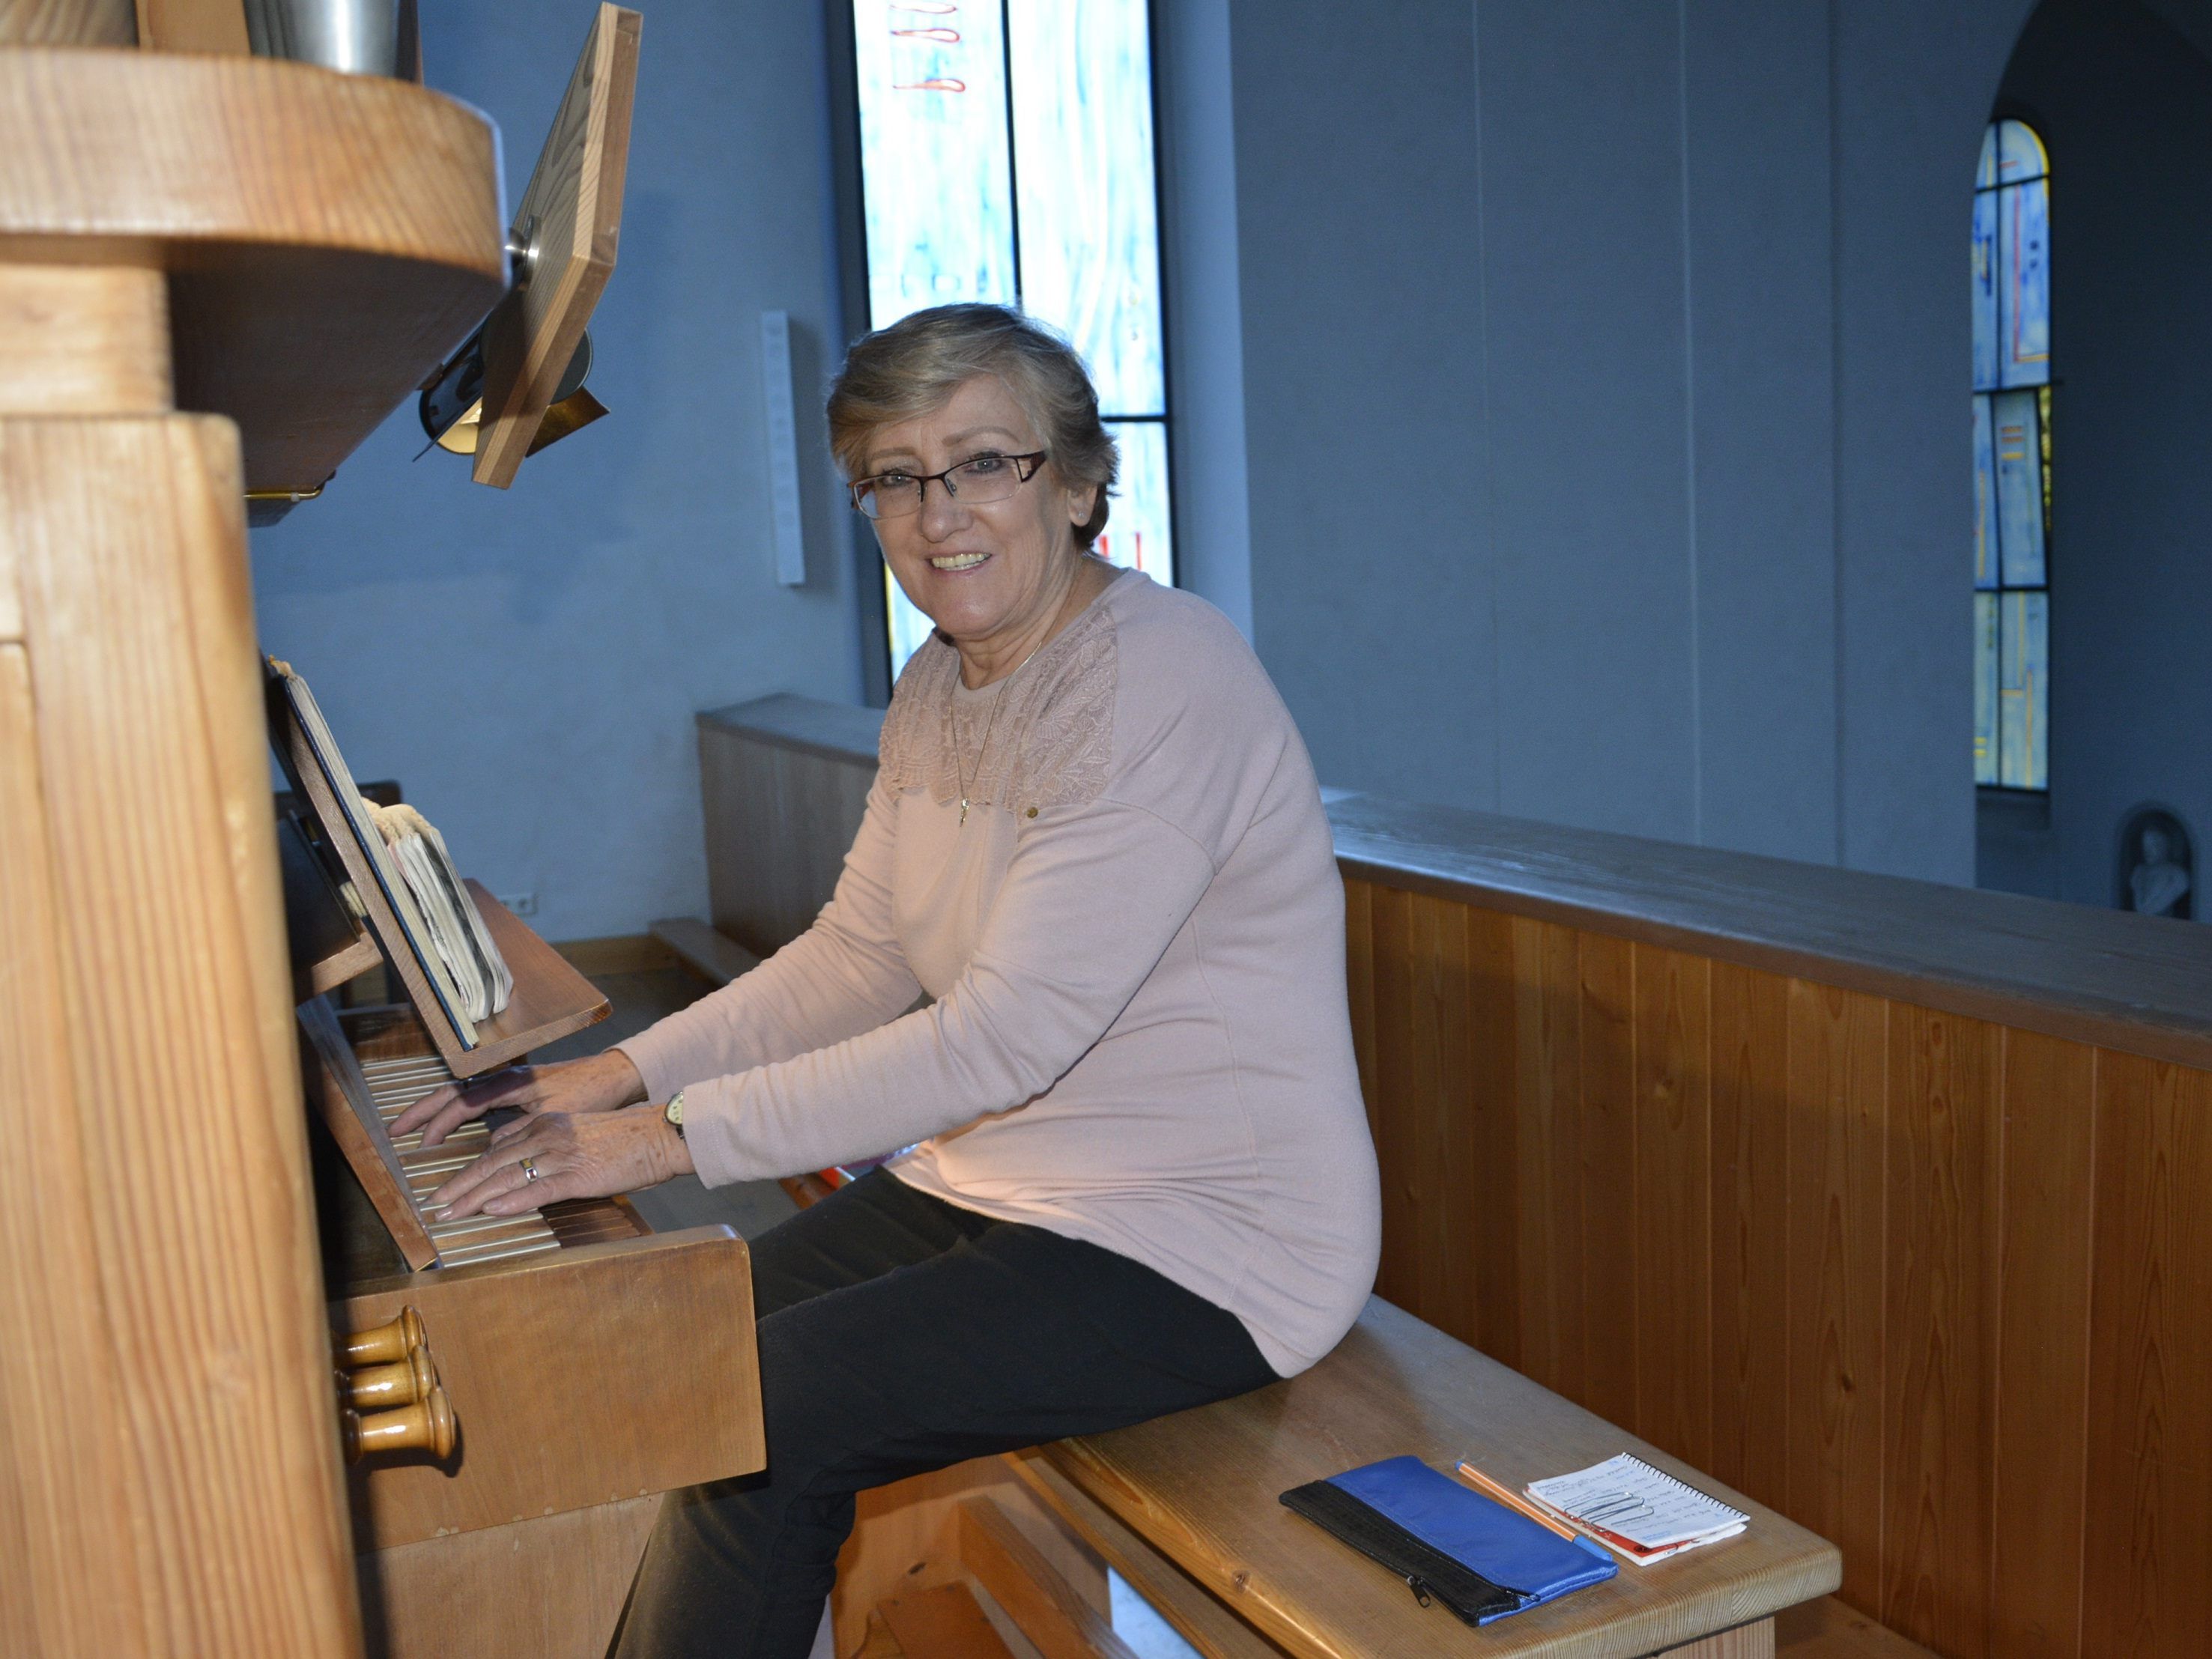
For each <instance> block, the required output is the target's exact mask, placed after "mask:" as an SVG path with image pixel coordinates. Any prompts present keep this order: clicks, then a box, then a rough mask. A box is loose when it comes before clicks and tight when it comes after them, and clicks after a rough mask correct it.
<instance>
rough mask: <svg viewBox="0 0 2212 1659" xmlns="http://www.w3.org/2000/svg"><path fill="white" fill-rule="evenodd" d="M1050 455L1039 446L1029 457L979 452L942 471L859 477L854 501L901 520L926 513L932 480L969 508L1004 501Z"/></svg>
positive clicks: (874, 513)
mask: <svg viewBox="0 0 2212 1659" xmlns="http://www.w3.org/2000/svg"><path fill="white" fill-rule="evenodd" d="M1050 453H1052V452H1051V451H1050V450H1046V449H1039V450H1033V451H1031V452H1030V453H1029V454H1027V455H978V456H977V457H975V459H974V460H972V461H963V462H961V463H960V465H957V466H948V467H946V468H945V471H942V472H879V473H878V474H877V475H876V476H875V477H872V478H856V479H854V482H853V484H852V490H853V505H854V507H858V508H860V511H861V512H863V513H866V514H867V515H868V516H869V517H870V518H872V519H902V518H905V517H906V516H907V515H908V513H919V512H921V502H922V497H923V496H925V495H927V494H928V493H929V486H930V483H931V481H932V480H934V481H935V482H936V483H939V484H941V485H942V486H944V489H945V495H946V497H947V498H948V499H950V500H951V501H958V502H960V503H961V504H962V505H963V506H964V507H978V506H981V505H982V504H983V503H985V502H987V501H1005V500H1006V497H1007V496H1009V495H1012V494H1013V493H1014V492H1015V491H1016V490H1017V489H1020V488H1021V487H1022V486H1023V485H1024V484H1025V483H1028V482H1029V481H1030V479H1031V478H1034V477H1036V471H1037V469H1038V468H1039V467H1041V466H1042V465H1044V458H1045V457H1046V456H1047V455H1048V454H1050Z"/></svg>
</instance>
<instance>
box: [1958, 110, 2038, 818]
mask: <svg viewBox="0 0 2212 1659" xmlns="http://www.w3.org/2000/svg"><path fill="white" fill-rule="evenodd" d="M2050 175H2051V167H2050V161H2049V157H2048V156H2047V155H2045V151H2044V148H2043V140H2042V139H2041V138H2039V137H2037V136H2036V132H2035V130H2034V129H2033V127H2031V126H2029V125H2027V123H2026V122H2024V121H1996V122H1992V123H1991V124H1990V129H1989V131H1988V132H1987V133H1986V134H1984V137H1983V139H1982V157H1981V165H1980V167H1979V168H1978V170H1977V172H1976V173H1975V177H1974V781H1975V782H1976V783H1978V784H1982V785H1986V786H1990V787H1997V788H2003V789H2036V790H2043V789H2048V788H2049V787H2051V739H2050V724H2051V686H2050V660H2051V595H2050V579H2049V568H2050V551H2051V176H2050Z"/></svg>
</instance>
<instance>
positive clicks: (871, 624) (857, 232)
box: [823, 0, 1184, 708]
mask: <svg viewBox="0 0 2212 1659" xmlns="http://www.w3.org/2000/svg"><path fill="white" fill-rule="evenodd" d="M871 3H877V0H833V3H831V4H830V5H828V6H825V7H824V8H823V13H824V19H825V25H826V27H828V29H829V81H830V86H829V92H830V102H831V106H832V108H831V120H830V126H831V151H832V155H831V161H832V166H833V167H834V168H835V173H836V176H835V179H834V181H833V184H834V191H833V193H834V194H835V196H836V209H835V214H836V254H837V263H838V292H839V297H840V299H841V301H842V306H843V313H844V315H843V317H842V319H840V320H841V322H842V325H843V333H844V335H845V337H846V338H847V339H848V341H851V340H857V339H858V338H860V336H861V335H863V334H865V333H866V332H868V331H870V330H872V328H874V327H875V321H874V311H873V301H872V296H871V293H870V276H871V271H870V268H869V264H868V235H867V210H866V173H865V166H866V161H865V155H864V153H863V150H862V147H861V138H860V130H861V129H860V68H859V47H858V44H857V35H856V33H855V31H856V30H857V29H858V27H859V16H858V13H859V8H860V6H861V5H864V4H871ZM982 3H994V0H982ZM995 3H996V4H997V5H998V8H999V17H1000V37H1001V41H1002V43H1003V44H1002V47H1001V50H1002V52H1005V54H1006V60H1007V64H1006V67H1007V75H1006V126H1007V133H1006V152H1007V172H1008V178H1009V183H1010V186H1011V193H1012V235H1013V270H1014V290H1015V295H1016V301H1015V302H1016V303H1017V304H1020V303H1022V301H1023V287H1022V252H1021V234H1020V212H1021V209H1020V190H1021V185H1020V167H1021V163H1020V159H1019V157H1018V155H1016V154H1015V145H1014V131H1013V122H1014V112H1013V94H1012V47H1011V43H1010V42H1011V33H1012V29H1011V24H1012V19H1011V15H1010V13H1011V6H1010V4H1009V0H995ZM1163 7H1164V0H1144V6H1143V9H1144V13H1145V31H1146V37H1145V38H1146V53H1147V58H1146V70H1147V73H1146V96H1147V98H1148V99H1149V100H1150V104H1151V114H1152V213H1153V223H1154V226H1155V234H1154V248H1155V262H1154V263H1155V269H1154V271H1153V281H1154V283H1155V284H1156V290H1155V291H1156V294H1157V297H1158V307H1159V355H1160V409H1159V412H1158V414H1156V415H1121V414H1115V413H1113V412H1111V411H1109V410H1107V409H1105V408H1104V407H1103V405H1102V406H1101V408H1100V410H1099V420H1100V422H1102V423H1103V424H1104V425H1107V426H1109V427H1114V426H1139V425H1146V426H1157V427H1158V428H1159V429H1160V435H1161V448H1162V468H1163V477H1164V480H1165V489H1166V502H1165V511H1164V518H1165V520H1166V523H1167V531H1168V544H1169V550H1170V559H1171V561H1172V563H1173V568H1172V571H1171V573H1170V574H1171V576H1172V581H1173V585H1174V586H1178V587H1180V586H1184V574H1183V572H1184V558H1183V555H1182V507H1181V504H1180V500H1179V496H1180V492H1179V491H1178V490H1177V489H1176V471H1177V465H1176V395H1175V387H1176V364H1175V332H1176V319H1175V315H1174V305H1173V290H1172V287H1171V284H1170V281H1169V270H1168V268H1169V261H1170V259H1171V258H1173V254H1172V252H1171V250H1170V245H1169V244H1170V237H1169V230H1170V220H1169V218H1168V212H1167V207H1168V204H1167V199H1166V197H1167V182H1166V180H1167V156H1166V151H1165V143H1166V132H1165V123H1164V111H1163V108H1162V101H1163V100H1162V97H1161V79H1162V72H1161V66H1160V50H1159V43H1160V40H1161V33H1162V16H1161V13H1162V10H1163ZM1122 459H1123V461H1124V463H1125V464H1126V461H1127V454H1126V452H1124V453H1123V457H1122ZM850 522H851V524H852V526H853V528H852V531H851V533H852V537H853V543H854V558H853V567H854V571H855V573H856V575H857V576H858V578H859V587H860V603H859V605H858V607H857V612H858V614H857V617H856V622H857V624H858V626H859V628H860V664H861V680H862V690H863V696H865V698H866V701H867V702H869V703H870V704H872V706H874V707H877V708H882V707H884V706H887V705H888V704H889V703H890V693H891V689H892V685H893V683H894V681H895V679H896V674H895V673H894V671H893V669H892V663H891V648H892V641H891V628H890V622H891V601H890V589H889V587H888V586H887V584H888V583H890V581H892V580H895V578H893V577H892V576H891V575H890V568H889V567H888V566H887V565H886V564H885V563H884V560H883V557H882V555H881V552H880V550H878V547H877V545H876V540H875V537H874V535H873V533H872V532H870V531H869V530H867V529H866V523H865V520H861V519H860V515H859V514H858V513H854V514H853V515H852V517H851V520H850ZM1106 534H1107V536H1108V538H1109V539H1110V538H1111V537H1112V535H1113V528H1112V525H1111V522H1110V520H1109V526H1108V529H1107V531H1106Z"/></svg>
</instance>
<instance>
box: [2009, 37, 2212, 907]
mask: <svg viewBox="0 0 2212 1659" xmlns="http://www.w3.org/2000/svg"><path fill="white" fill-rule="evenodd" d="M2161 9H2162V10H2164V11H2166V13H2167V14H2168V15H2169V17H2170V18H2171V21H2164V20H2161V19H2160V17H2157V16H2154V15H2152V13H2151V12H2150V11H2148V10H2147V9H2144V8H2143V7H2142V6H2140V5H2138V4H2136V3H2134V0H2045V4H2043V5H2042V6H2040V7H2039V9H2037V11H2036V13H2035V15H2034V17H2033V19H2032V20H2031V21H2030V23H2029V25H2028V27H2027V29H2026V31H2024V33H2022V35H2021V41H2020V45H2019V49H2018V51H2017V52H2015V55H2014V58H2013V61H2012V64H2011V66H2010V68H2009V69H2008V71H2007V73H2006V76H2005V81H2004V92H2005V94H2006V95H2007V97H2008V100H2011V102H2010V105H2009V107H2012V108H2014V109H2015V110H2016V111H2017V112H2020V113H2022V114H2025V115H2027V116H2028V117H2029V118H2031V119H2033V121H2034V122H2035V123H2036V124H2037V125H2038V127H2039V130H2040V131H2042V133H2043V136H2044V137H2045V141H2046V142H2047V143H2049V145H2050V147H2051V169H2052V175H2053V176H2052V204H2053V205H2052V238H2053V242H2052V252H2053V261H2052V267H2051V273H2052V283H2053V292H2052V307H2053V309H2052V329H2053V347H2054V352H2055V356H2054V364H2053V367H2054V370H2055V373H2056V377H2057V382H2058V384H2057V389H2056V396H2055V399H2054V413H2053V417H2052V422H2051V428H2052V441H2053V445H2054V454H2053V458H2052V459H2053V475H2054V489H2053V492H2052V511H2053V516H2054V524H2053V537H2052V550H2051V616H2052V621H2051V657H2052V662H2051V669H2052V674H2051V684H2052V692H2051V696H2052V702H2051V802H2050V807H2051V811H2050V825H2049V829H2048V830H2047V831H2045V832H2043V833H2042V834H2041V835H2039V836H2028V835H2021V834H2015V835H2014V836H2010V837H2007V838H2004V839H2003V840H2002V841H2001V842H1998V843H1997V844H1996V847H1994V848H1992V847H1991V846H1990V838H1985V843H1984V848H1985V861H1984V880H1985V881H1992V882H1994V883H1995V884H2002V885H2006V886H2009V887H2013V888H2015V889H2018V890H2030V891H2038V892H2041V893H2044V894H2045V895H2046V896H2051V897H2054V898H2065V899H2069V900H2073V901H2075V902H2081V903H2087V904H2110V903H2112V902H2113V899H2114V896H2115V893H2114V888H2115V884H2116V876H2117V866H2118V854H2119V848H2118V830H2119V827H2120V824H2121V822H2122V820H2123V819H2124V817H2126V815H2127V814H2128V813H2129V812H2130V811H2131V810H2132V809H2133V808H2135V807H2136V806H2138V805H2142V804H2144V803H2146V802H2154V803H2156V804H2159V805H2164V806H2166V807H2167V808H2169V809H2170V810H2172V811H2176V812H2178V813H2179V815H2180V816H2181V817H2182V819H2183V820H2184V822H2185V823H2187V824H2188V825H2189V826H2190V828H2191V831H2192V833H2193V835H2194V836H2195V838H2196V842H2197V875H2198V878H2199V880H2200V882H2201V881H2202V880H2203V878H2205V876H2206V875H2207V874H2208V872H2212V863H2208V860H2212V848H2208V847H2207V846H2206V844H2205V840H2206V837H2207V836H2212V744H2208V742H2207V739H2206V733H2207V728H2208V726H2212V645H2208V635H2207V629H2206V618H2207V617H2208V616H2212V561H2208V559H2207V557H2206V550H2207V548H2208V547H2212V466H2208V465H2207V458H2208V457H2212V403H2208V402H2207V399H2206V397H2205V390H2204V386H2205V376H2204V373H2203V367H2202V366H2203V362H2205V359H2206V356H2207V355H2208V353H2212V295H2208V292H2207V287H2206V283H2205V281H2204V276H2203V273H2204V271H2205V270H2206V269H2207V268H2208V266H2212V185H2208V183H2207V180H2206V177H2205V167H2206V162H2207V158H2208V157H2212V62H2208V60H2207V58H2205V56H2204V55H2203V50H2202V46H2201V43H2203V42H2208V41H2212V31H2207V30H2205V29H2204V28H2203V21H2204V20H2205V19H2206V17H2207V15H2208V12H2212V8H2206V7H2203V6H2201V5H2199V6H2197V7H2194V8H2182V7H2179V6H2176V5H2172V4H2169V5H2167V6H2165V7H2163V8H2161ZM2192 11H2193V13H2194V17H2193V19H2192V16H2191V12H2192ZM2191 21H2196V22H2197V24H2198V28H2197V35H2198V40H2199V42H2200V44H2192V43H2191V40H2188V39H2186V38H2185V36H2184V34H2183V33H2179V31H2178V28H2177V27H2176V26H2177V25H2187V24H2189V23H2190V22H2191ZM1991 851H1996V852H1997V853H1999V854H2009V857H2002V856H2001V857H2000V858H1998V859H1996V860H1991V859H1990V858H1989V857H1988V856H1987V854H1989V853H1990V852H1991ZM2208 908H2212V907H2208V906H2207V905H2206V903H2205V902H2204V899H2203V896H2202V895H2201V893H2200V895H2199V897H2198V899H2197V915H2198V916H2199V917H2200V918H2203V917H2205V916H2206V915H2207V911H2208Z"/></svg>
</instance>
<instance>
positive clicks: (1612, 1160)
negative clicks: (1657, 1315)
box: [1568, 933, 1638, 1427]
mask: <svg viewBox="0 0 2212 1659" xmlns="http://www.w3.org/2000/svg"><path fill="white" fill-rule="evenodd" d="M1579 954H1580V957H1581V961H1582V985H1581V996H1582V1068H1581V1070H1582V1114H1581V1115H1582V1122H1581V1126H1580V1131H1581V1135H1582V1168H1581V1170H1580V1176H1581V1180H1582V1183H1583V1301H1582V1310H1581V1316H1582V1322H1583V1342H1584V1344H1585V1345H1586V1354H1587V1369H1586V1370H1585V1371H1584V1373H1583V1386H1582V1391H1581V1392H1580V1393H1579V1394H1578V1395H1569V1396H1568V1397H1569V1398H1570V1399H1572V1400H1573V1401H1575V1402H1576V1403H1577V1405H1582V1406H1587V1407H1589V1409H1590V1410H1592V1411H1594V1412H1595V1413H1597V1414H1598V1415H1599V1416H1600V1417H1603V1418H1607V1419H1610V1420H1611V1421H1613V1422H1614V1423H1618V1424H1620V1425H1623V1426H1625V1427H1632V1426H1633V1425H1634V1424H1635V1422H1636V1285H1637V1276H1638V1263H1637V1259H1636V1192H1637V1169H1636V1118H1637V1113H1636V1019H1635V1010H1636V951H1635V947H1634V946H1633V945H1630V944H1629V943H1628V941H1627V940H1626V939H1615V938H1613V937H1612V936H1611V935H1609V934H1605V933H1584V934H1583V936H1582V939H1581V941H1580V949H1579Z"/></svg>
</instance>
